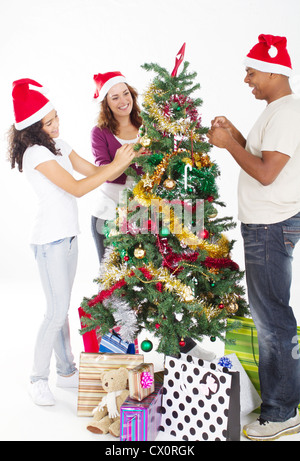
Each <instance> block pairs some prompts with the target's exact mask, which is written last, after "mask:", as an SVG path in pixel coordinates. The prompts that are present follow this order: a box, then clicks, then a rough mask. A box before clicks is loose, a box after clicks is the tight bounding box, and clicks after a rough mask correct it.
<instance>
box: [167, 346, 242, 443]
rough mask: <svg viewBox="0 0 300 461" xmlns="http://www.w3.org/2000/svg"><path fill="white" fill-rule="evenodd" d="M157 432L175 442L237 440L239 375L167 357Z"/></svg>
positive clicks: (195, 361) (197, 361) (196, 361)
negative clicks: (160, 416)
mask: <svg viewBox="0 0 300 461" xmlns="http://www.w3.org/2000/svg"><path fill="white" fill-rule="evenodd" d="M160 430H161V431H163V432H164V433H165V434H169V435H172V436H174V437H175V438H176V439H177V440H197V441H204V440H208V441H214V440H216V441H217V440H220V441H222V440H223V441H226V440H228V441H237V440H240V377H239V372H238V371H235V372H233V371H229V370H228V369H227V368H223V367H221V366H220V365H217V364H214V363H210V362H206V361H204V360H201V359H198V358H196V357H192V356H191V355H185V354H181V355H180V356H179V358H173V357H168V356H167V357H166V360H165V376H164V390H163V403H162V422H161V427H160Z"/></svg>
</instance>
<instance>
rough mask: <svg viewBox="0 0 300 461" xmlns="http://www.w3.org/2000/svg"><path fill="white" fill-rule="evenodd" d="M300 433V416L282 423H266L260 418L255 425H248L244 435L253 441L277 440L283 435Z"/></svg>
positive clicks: (244, 429)
mask: <svg viewBox="0 0 300 461" xmlns="http://www.w3.org/2000/svg"><path fill="white" fill-rule="evenodd" d="M298 432H300V416H299V413H298V410H297V413H296V416H294V417H293V418H290V419H288V420H287V421H284V422H282V423H279V422H272V421H265V420H263V419H261V418H258V419H257V420H256V421H254V423H250V424H247V425H246V426H245V427H244V428H243V433H244V434H245V436H246V437H248V439H251V440H257V441H259V440H276V439H278V438H279V437H281V436H282V435H291V434H297V433H298Z"/></svg>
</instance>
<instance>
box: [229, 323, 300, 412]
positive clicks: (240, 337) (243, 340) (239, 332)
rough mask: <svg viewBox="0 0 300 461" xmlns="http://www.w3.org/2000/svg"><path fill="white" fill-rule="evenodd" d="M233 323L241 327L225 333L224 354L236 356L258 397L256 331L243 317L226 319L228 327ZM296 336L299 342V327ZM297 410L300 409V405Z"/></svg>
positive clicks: (252, 324)
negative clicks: (235, 322) (237, 323)
mask: <svg viewBox="0 0 300 461" xmlns="http://www.w3.org/2000/svg"><path fill="white" fill-rule="evenodd" d="M234 321H239V323H240V325H241V327H240V328H238V329H236V330H228V331H227V332H226V345H225V354H230V353H235V354H236V356H237V358H238V359H239V361H240V363H241V364H242V366H243V368H244V370H245V372H246V373H247V375H248V376H249V379H250V381H251V382H252V384H253V386H254V387H255V389H256V391H257V392H258V394H259V395H260V383H259V375H258V361H259V352H258V340H257V330H256V328H255V325H254V322H253V320H252V319H249V318H244V317H235V318H234V320H233V319H228V320H227V324H228V326H230V325H231V324H232V323H233V322H234ZM297 335H298V340H299V342H300V327H298V328H297ZM228 340H229V341H230V342H229V343H228V342H227V341H228ZM297 347H298V346H297ZM298 408H299V409H300V405H299V407H298Z"/></svg>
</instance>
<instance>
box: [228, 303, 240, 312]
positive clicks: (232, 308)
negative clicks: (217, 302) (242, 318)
mask: <svg viewBox="0 0 300 461" xmlns="http://www.w3.org/2000/svg"><path fill="white" fill-rule="evenodd" d="M225 309H226V310H227V312H228V313H229V314H235V313H236V312H237V311H238V309H239V306H238V305H237V303H234V302H232V303H229V304H227V305H226V306H225Z"/></svg>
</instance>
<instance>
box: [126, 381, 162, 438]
mask: <svg viewBox="0 0 300 461" xmlns="http://www.w3.org/2000/svg"><path fill="white" fill-rule="evenodd" d="M162 390H163V387H162V385H161V384H159V383H156V384H155V389H154V392H153V393H152V394H150V395H149V396H148V397H146V398H145V399H144V400H143V401H142V402H137V401H136V400H133V399H131V398H130V397H128V398H127V399H126V400H125V402H124V403H123V405H122V406H121V409H120V440H121V441H132V442H133V441H154V440H155V438H156V437H157V434H158V431H159V427H160V423H161V400H162Z"/></svg>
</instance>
